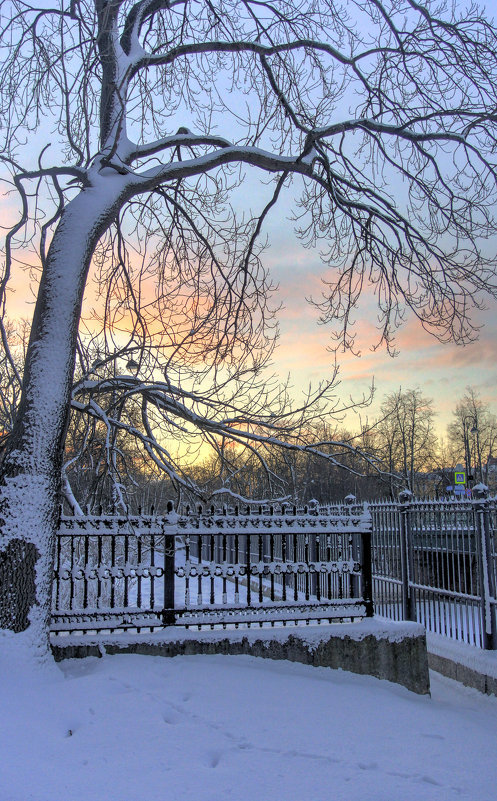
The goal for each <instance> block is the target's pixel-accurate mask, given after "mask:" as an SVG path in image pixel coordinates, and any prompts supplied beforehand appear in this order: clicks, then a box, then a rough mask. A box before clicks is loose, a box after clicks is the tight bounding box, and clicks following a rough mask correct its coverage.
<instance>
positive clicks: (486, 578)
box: [476, 490, 497, 650]
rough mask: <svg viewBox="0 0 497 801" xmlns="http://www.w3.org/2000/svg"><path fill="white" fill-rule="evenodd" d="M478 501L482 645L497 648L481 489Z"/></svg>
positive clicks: (487, 522)
mask: <svg viewBox="0 0 497 801" xmlns="http://www.w3.org/2000/svg"><path fill="white" fill-rule="evenodd" d="M477 497H478V500H479V501H480V502H479V503H478V504H477V505H476V518H477V530H478V545H479V548H478V557H479V558H478V563H479V564H478V569H479V573H480V591H481V616H482V626H483V631H482V634H483V637H482V640H483V647H484V648H485V649H486V650H493V649H497V630H496V621H495V610H494V609H493V608H492V599H494V598H495V587H494V586H493V583H494V581H493V579H494V574H493V565H492V543H491V536H490V520H489V516H490V515H489V508H488V502H487V501H486V491H485V492H484V491H483V490H481V491H480V492H479V493H478V495H477Z"/></svg>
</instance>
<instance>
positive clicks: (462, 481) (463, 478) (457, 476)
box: [454, 473, 466, 484]
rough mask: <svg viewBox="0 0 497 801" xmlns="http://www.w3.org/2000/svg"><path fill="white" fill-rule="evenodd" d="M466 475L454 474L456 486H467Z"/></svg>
mask: <svg viewBox="0 0 497 801" xmlns="http://www.w3.org/2000/svg"><path fill="white" fill-rule="evenodd" d="M465 483H466V473H454V484H465Z"/></svg>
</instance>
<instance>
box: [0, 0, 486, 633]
mask: <svg viewBox="0 0 497 801" xmlns="http://www.w3.org/2000/svg"><path fill="white" fill-rule="evenodd" d="M0 25H1V44H0V47H1V56H2V59H3V67H2V70H1V71H0V110H1V114H2V121H3V123H2V125H3V127H2V132H1V135H2V147H1V148H0V152H1V153H2V156H1V158H2V162H3V165H4V167H5V169H6V171H8V173H9V175H10V178H8V179H6V181H7V185H8V186H9V188H10V189H11V190H12V192H13V193H14V192H15V193H16V197H17V202H18V208H19V219H18V221H17V223H16V224H15V225H14V226H13V227H12V228H11V229H10V231H9V232H8V233H7V236H6V238H5V260H4V273H3V278H2V281H1V283H0V297H1V302H2V304H3V306H5V305H6V301H7V290H8V288H9V285H10V282H11V279H12V275H13V274H14V273H15V272H16V270H17V265H18V261H17V260H19V259H21V260H22V259H23V258H24V255H23V249H26V248H28V249H29V251H30V259H31V261H30V263H31V264H32V263H33V259H36V260H37V262H36V264H35V268H36V267H37V268H38V269H39V286H38V290H37V300H36V306H35V310H34V315H33V322H32V327H31V335H30V341H29V347H28V350H27V355H26V363H25V370H24V376H23V383H22V396H21V400H20V404H19V407H18V412H17V416H16V419H15V422H14V425H13V428H12V432H11V434H10V436H9V438H8V440H7V443H6V446H5V448H4V449H3V460H2V466H1V484H2V486H1V497H0V517H1V524H2V538H1V544H0V548H1V551H0V585H1V588H2V589H1V591H0V625H1V626H2V627H6V628H9V629H13V630H15V631H21V630H23V629H25V628H26V627H27V626H28V625H29V622H31V623H32V624H33V625H35V626H36V627H37V628H36V632H37V635H36V636H35V637H34V639H35V640H36V639H37V640H38V642H40V643H42V642H44V641H45V642H46V640H44V639H43V632H46V625H47V618H48V615H49V606H50V583H51V572H52V551H53V543H54V533H55V530H56V525H57V502H58V497H59V488H60V480H61V467H62V454H63V448H64V441H65V434H66V430H67V425H68V414H69V409H70V406H71V403H72V406H73V408H76V409H79V411H80V412H81V413H82V414H85V415H87V416H90V417H95V416H96V417H97V418H98V419H100V420H101V421H102V422H103V424H104V425H105V426H106V427H107V430H108V431H109V432H110V431H111V430H114V429H116V428H119V426H121V425H122V419H123V418H122V415H121V416H120V413H121V406H122V404H124V403H126V404H127V403H130V404H135V405H136V407H137V408H138V409H139V410H140V414H141V427H140V430H139V431H138V430H136V431H135V430H133V426H132V425H131V424H128V423H126V425H127V426H128V433H130V434H131V433H133V434H135V435H136V437H137V438H138V439H140V441H141V443H142V445H143V447H144V448H145V450H146V452H147V453H148V454H149V456H150V458H151V459H153V460H154V461H155V463H156V464H158V465H160V466H161V467H162V468H163V469H164V470H165V471H166V472H167V473H168V474H169V475H171V476H174V479H175V481H177V482H178V483H180V484H181V482H182V480H183V477H182V476H181V473H180V471H178V470H177V469H176V465H175V459H174V455H173V454H171V453H170V452H169V450H168V449H167V446H166V444H165V442H166V439H165V438H166V436H169V435H170V434H171V433H172V432H173V431H176V432H178V433H179V435H180V436H181V438H182V440H188V439H189V438H190V436H191V434H192V433H193V432H194V431H198V432H201V436H202V437H203V438H204V440H205V441H206V442H208V443H210V444H211V445H212V446H213V447H214V448H215V449H216V450H217V451H218V452H222V448H223V443H224V442H225V441H227V440H228V439H231V440H233V441H235V442H236V443H238V444H239V445H240V446H243V447H247V448H254V449H255V450H258V446H259V445H260V444H261V442H264V441H266V442H268V443H269V444H275V443H276V442H280V443H282V444H285V447H289V448H305V447H306V446H305V443H302V442H301V441H300V440H299V436H300V432H301V431H303V430H304V426H303V417H305V416H310V418H311V422H312V418H313V415H318V416H319V415H322V411H323V406H322V402H323V400H325V399H326V397H327V396H328V395H329V393H330V389H331V387H330V384H329V383H328V384H326V385H324V386H323V387H322V388H321V389H320V390H319V391H318V393H317V394H316V396H315V397H314V398H313V399H308V400H307V401H306V402H305V403H303V404H302V407H301V408H300V409H297V410H289V409H288V396H287V394H286V393H285V392H284V391H283V392H281V391H279V390H278V389H276V390H274V391H272V390H271V391H270V388H269V389H268V386H267V384H266V383H265V381H264V380H263V378H262V373H261V370H262V368H263V367H264V365H265V364H266V363H267V361H268V358H269V355H270V353H271V347H272V342H273V341H274V340H273V338H272V333H273V334H274V331H273V332H271V329H270V328H269V329H268V325H271V324H272V320H273V318H272V313H271V301H270V299H269V298H270V293H269V281H268V277H267V276H266V273H265V270H264V268H263V264H262V262H261V258H260V250H259V246H258V244H257V242H258V239H259V234H260V233H261V231H262V230H263V226H264V223H265V220H266V218H267V217H268V215H269V213H270V212H271V210H272V208H273V207H274V206H275V204H276V203H277V201H278V199H279V197H280V195H281V194H282V192H283V191H284V190H285V188H286V187H287V186H288V185H289V184H291V183H292V182H293V186H294V187H296V186H297V184H298V187H299V188H300V190H301V202H300V205H299V206H298V214H297V217H298V233H299V235H300V236H301V237H302V239H303V241H304V242H305V243H306V244H308V245H314V244H315V243H316V242H317V241H318V240H321V239H323V240H324V241H325V242H326V245H325V252H324V254H323V256H324V260H325V262H326V263H327V264H329V265H330V267H331V268H333V273H332V278H331V279H329V283H328V290H327V294H326V295H325V297H324V299H323V302H322V306H321V308H322V314H323V319H324V320H327V321H333V322H334V321H338V323H339V324H340V326H341V333H340V334H339V342H341V343H342V344H343V345H345V346H346V347H352V346H353V334H352V332H351V322H352V313H353V310H354V308H355V306H356V304H357V302H358V298H359V295H360V292H361V290H362V289H363V288H364V287H365V286H367V285H372V287H373V288H374V291H375V292H376V296H377V300H378V304H379V308H380V338H382V339H384V340H386V341H387V343H388V344H390V342H391V337H392V333H393V331H394V330H395V328H396V326H397V325H398V324H399V322H400V319H401V317H402V315H403V310H404V309H405V308H408V309H411V310H412V311H413V312H414V314H415V315H416V316H417V317H418V318H419V319H420V321H421V323H422V325H424V326H425V327H426V328H428V329H429V330H432V331H434V333H435V334H436V335H437V336H439V337H440V338H441V339H448V338H454V339H456V340H458V341H463V340H467V339H468V338H471V337H472V336H473V335H474V329H473V328H472V325H471V320H470V316H469V314H468V311H469V307H470V305H471V304H476V305H478V304H479V303H480V302H481V298H482V295H483V293H485V292H487V293H488V292H490V293H491V294H492V295H495V294H496V282H495V276H494V263H493V261H488V260H486V258H485V257H484V255H483V253H482V250H481V248H480V238H481V237H488V236H489V235H490V234H493V233H494V232H495V220H494V217H493V209H494V207H495V206H494V203H495V199H496V183H495V178H496V170H495V144H496V116H495V109H496V107H497V80H496V76H497V67H496V52H497V40H496V33H495V29H494V28H493V26H492V25H491V24H490V23H489V22H488V21H487V20H486V19H485V18H484V17H483V16H482V15H481V14H480V12H479V11H478V10H477V8H476V7H474V6H472V7H470V8H469V9H465V10H464V13H463V14H461V15H457V14H456V13H455V12H451V10H450V7H449V8H448V9H444V7H443V5H440V4H437V5H436V6H435V5H432V4H429V3H427V4H424V5H421V4H419V3H418V2H416V0H387V2H385V3H380V2H378V0H356V1H355V2H348V3H347V4H338V3H336V2H334V0H318V2H316V0H297V1H296V2H291V3H290V2H287V0H274V2H272V1H271V2H261V0H205V2H204V0H198V2H192V0H136V2H133V0H54V3H52V4H48V5H46V6H45V5H44V4H43V3H38V2H37V3H34V4H30V3H29V2H24V0H8V1H7V0H4V1H3V2H0ZM26 143H28V145H26ZM38 143H39V149H38V150H37V147H38ZM49 145H52V147H51V148H49V147H48V146H49ZM242 167H243V168H247V169H248V168H250V169H252V170H255V171H256V172H259V173H260V174H261V175H264V176H266V177H273V178H274V182H273V184H272V186H271V191H268V186H267V185H266V189H265V190H264V192H263V191H262V190H261V207H260V209H259V210H257V211H256V212H255V213H249V214H248V215H247V216H246V217H245V218H243V217H240V216H239V215H237V214H236V213H235V211H234V209H233V208H231V207H230V205H229V197H230V196H231V194H232V192H235V193H236V191H237V187H238V188H239V189H241V194H243V172H242ZM9 182H10V183H9ZM13 197H14V195H13V194H12V195H11V198H12V202H13ZM28 261H29V260H28ZM89 277H90V278H91V279H92V280H93V281H94V286H95V287H96V290H97V292H98V293H99V298H100V299H101V306H100V312H98V310H97V320H98V319H99V320H100V321H101V323H102V326H103V328H104V335H105V337H106V344H105V347H104V348H103V352H102V354H101V358H102V359H103V360H104V361H107V360H108V359H112V360H114V359H115V358H116V357H117V356H122V357H124V362H122V364H123V365H131V366H128V367H126V369H123V370H122V371H121V370H116V372H115V373H114V371H112V379H109V378H108V377H107V376H105V375H102V374H101V373H100V372H99V370H98V367H95V366H94V365H92V364H85V363H84V362H85V360H84V357H83V358H82V359H79V361H80V362H82V363H80V364H79V374H78V375H79V377H78V379H77V383H76V385H74V386H73V374H74V370H75V363H76V364H77V363H78V335H79V334H81V335H84V334H85V325H84V324H83V323H81V324H80V319H81V313H82V309H83V307H84V309H85V310H86V311H84V313H83V317H84V318H85V319H86V321H87V322H86V326H87V327H86V332H87V333H90V334H94V333H95V332H94V329H93V328H92V327H91V326H92V325H93V323H92V322H91V320H90V319H89V317H90V314H89V310H91V308H92V303H93V300H92V297H93V296H92V295H90V296H87V297H86V299H85V289H86V287H87V286H89V284H88V279H89ZM97 305H98V304H97ZM95 324H96V323H95ZM1 333H2V340H3V345H4V349H5V352H6V354H7V358H8V359H9V360H10V357H9V345H8V337H7V334H6V331H5V328H4V329H3V330H2V332H1ZM98 333H102V332H101V331H100V332H98ZM150 343H153V347H152V348H149V345H150ZM150 353H152V354H154V355H153V356H152V357H151V356H149V354H150ZM10 361H11V366H12V365H13V359H12V360H10ZM135 365H137V366H135ZM114 375H115V378H114ZM246 380H249V385H250V382H252V386H251V387H250V386H247V383H246ZM109 393H111V395H112V393H114V397H115V398H116V399H117V400H116V403H115V404H113V405H112V408H111V411H113V412H114V411H119V414H114V413H112V414H110V415H109V414H108V411H109V410H108V409H107V411H106V409H105V404H103V403H101V402H100V400H101V398H102V397H103V398H106V399H108V397H109ZM116 404H117V405H116ZM309 407H310V409H309ZM314 410H316V411H314ZM304 412H305V414H304ZM308 413H309V414H308ZM158 431H160V432H161V433H162V432H163V435H164V439H161V438H159V436H158V434H157V432H158ZM109 436H111V435H110V434H109ZM292 437H293V440H292Z"/></svg>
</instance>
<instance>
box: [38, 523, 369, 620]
mask: <svg viewBox="0 0 497 801" xmlns="http://www.w3.org/2000/svg"><path fill="white" fill-rule="evenodd" d="M371 592H372V574H371V521H370V517H369V515H368V514H367V513H365V512H364V510H363V509H362V508H361V509H360V510H358V511H357V513H350V510H349V511H348V514H346V515H345V514H342V515H337V514H333V513H328V514H320V515H318V514H317V513H314V514H310V513H297V510H295V509H292V508H287V509H285V508H279V509H275V508H268V509H259V510H255V512H254V510H253V509H252V510H251V509H247V510H246V511H245V512H244V513H242V512H241V511H240V510H239V509H235V510H234V513H233V514H230V515H228V514H227V513H226V510H224V511H223V510H214V509H211V511H210V512H208V513H203V512H197V513H195V514H185V515H181V516H178V515H177V514H175V513H174V512H171V513H170V514H168V515H167V516H165V517H157V516H153V515H151V516H141V515H140V516H126V517H119V516H105V515H99V516H95V517H92V516H87V517H67V516H63V517H61V520H60V526H59V532H58V537H57V546H56V558H55V570H54V585H53V614H52V631H53V632H56V633H62V632H100V631H116V630H126V629H128V630H133V631H140V630H142V629H146V630H154V629H156V628H161V627H163V626H168V625H176V626H184V627H189V626H195V627H198V628H202V627H205V626H208V627H210V628H214V627H216V626H217V627H223V628H226V627H228V626H230V627H239V626H247V627H250V626H251V625H257V626H264V625H270V626H274V625H288V624H290V623H294V622H295V623H298V622H304V623H309V622H310V621H313V622H325V621H326V622H328V621H330V622H331V621H332V620H337V619H339V620H353V619H356V618H362V617H365V616H371V615H372V614H373V604H372V596H371Z"/></svg>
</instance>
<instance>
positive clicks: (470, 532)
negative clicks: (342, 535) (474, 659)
mask: <svg viewBox="0 0 497 801" xmlns="http://www.w3.org/2000/svg"><path fill="white" fill-rule="evenodd" d="M369 510H370V512H371V516H372V524H373V537H372V551H373V553H372V562H373V598H374V602H375V610H376V612H377V613H378V614H380V615H383V616H386V617H389V618H392V619H394V620H416V621H418V622H420V623H423V624H424V626H425V627H426V628H427V630H429V631H432V632H436V633H438V634H443V635H445V636H448V637H451V638H453V639H456V640H461V641H463V642H467V643H469V644H471V645H476V646H479V647H481V648H488V649H496V648H497V631H496V611H497V600H496V586H497V506H496V502H495V499H491V500H487V499H485V498H480V499H475V500H459V501H456V500H443V501H420V500H414V499H412V498H408V497H407V496H406V497H405V498H404V500H403V502H399V503H389V502H382V503H373V504H370V506H369Z"/></svg>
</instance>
